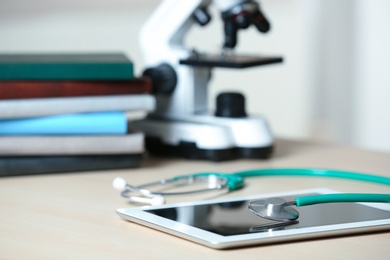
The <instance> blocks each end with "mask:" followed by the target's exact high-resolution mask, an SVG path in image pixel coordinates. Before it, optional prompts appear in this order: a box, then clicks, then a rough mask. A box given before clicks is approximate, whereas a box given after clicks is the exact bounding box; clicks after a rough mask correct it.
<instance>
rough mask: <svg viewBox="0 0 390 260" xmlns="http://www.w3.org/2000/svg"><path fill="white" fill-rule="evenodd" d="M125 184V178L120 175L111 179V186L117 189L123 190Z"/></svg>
mask: <svg viewBox="0 0 390 260" xmlns="http://www.w3.org/2000/svg"><path fill="white" fill-rule="evenodd" d="M126 185H127V183H126V181H125V179H123V178H122V177H116V178H115V179H114V180H113V181H112V187H114V189H116V190H119V191H122V190H125V189H126Z"/></svg>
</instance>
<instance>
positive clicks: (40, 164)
mask: <svg viewBox="0 0 390 260" xmlns="http://www.w3.org/2000/svg"><path fill="white" fill-rule="evenodd" d="M141 159H142V155H141V154H119V155H87V156H31V157H28V156H25V157H0V177H4V176H18V175H32V174H47V173H65V172H81V171H97V170H108V169H127V168H137V167H139V166H140V163H141Z"/></svg>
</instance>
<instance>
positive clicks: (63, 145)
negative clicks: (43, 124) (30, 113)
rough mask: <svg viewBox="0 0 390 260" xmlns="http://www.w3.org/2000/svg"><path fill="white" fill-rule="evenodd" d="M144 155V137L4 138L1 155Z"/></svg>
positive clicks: (140, 133)
mask: <svg viewBox="0 0 390 260" xmlns="http://www.w3.org/2000/svg"><path fill="white" fill-rule="evenodd" d="M143 151H144V135H143V133H142V132H134V133H130V134H127V135H117V136H115V135H108V136H104V135H100V136H89V135H84V136H3V137H0V155H2V156H27V155H28V156H32V155H87V154H90V155H92V154H132V153H133V154H134V153H142V152H143Z"/></svg>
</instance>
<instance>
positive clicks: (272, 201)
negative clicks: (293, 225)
mask: <svg viewBox="0 0 390 260" xmlns="http://www.w3.org/2000/svg"><path fill="white" fill-rule="evenodd" d="M294 204H295V202H286V201H285V200H284V199H282V198H269V199H266V200H257V201H252V202H250V203H249V205H248V207H249V210H250V211H251V212H252V213H254V214H256V215H257V216H259V217H262V218H266V219H269V220H274V221H280V222H288V221H293V220H296V219H298V217H299V212H298V211H297V210H295V209H293V208H292V207H289V206H291V205H294Z"/></svg>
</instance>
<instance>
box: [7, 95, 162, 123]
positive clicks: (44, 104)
mask: <svg viewBox="0 0 390 260" xmlns="http://www.w3.org/2000/svg"><path fill="white" fill-rule="evenodd" d="M155 106H156V101H155V98H154V96H152V95H149V94H134V95H112V96H87V97H68V98H34V99H13V100H2V101H0V118H4V119H5V118H24V117H39V116H50V115H61V114H74V113H88V112H102V111H106V112H109V111H145V112H148V111H153V110H154V109H155Z"/></svg>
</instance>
